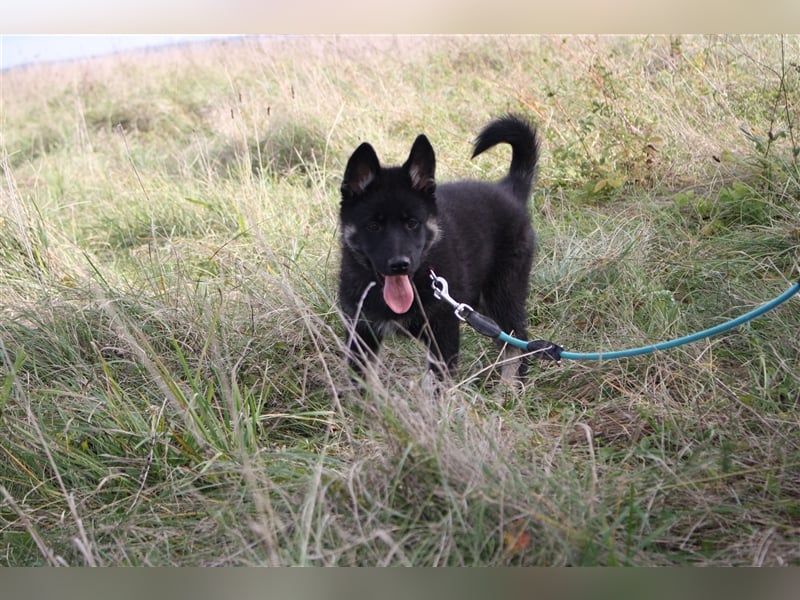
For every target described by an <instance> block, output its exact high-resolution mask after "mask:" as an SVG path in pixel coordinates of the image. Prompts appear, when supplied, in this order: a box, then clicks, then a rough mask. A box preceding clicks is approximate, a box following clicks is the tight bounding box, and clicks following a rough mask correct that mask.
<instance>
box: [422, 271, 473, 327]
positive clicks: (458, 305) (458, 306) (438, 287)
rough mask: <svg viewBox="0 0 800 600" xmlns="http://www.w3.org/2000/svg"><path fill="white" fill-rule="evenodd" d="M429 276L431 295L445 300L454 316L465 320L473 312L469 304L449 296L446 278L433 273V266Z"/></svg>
mask: <svg viewBox="0 0 800 600" xmlns="http://www.w3.org/2000/svg"><path fill="white" fill-rule="evenodd" d="M430 277H431V287H432V288H433V295H434V296H435V297H436V299H437V300H444V301H445V302H447V303H448V304H449V305H450V306H452V307H453V313H454V314H455V315H456V317H457V318H458V319H460V320H461V321H465V322H466V320H467V317H468V316H469V315H470V314H471V313H473V312H475V309H473V308H472V307H471V306H470V305H469V304H464V303H463V302H457V301H456V300H454V299H453V298H452V297H451V296H450V293H449V287H448V285H447V280H446V279H445V278H444V277H439V276H438V275H437V274H436V273H434V272H433V268H431V269H430Z"/></svg>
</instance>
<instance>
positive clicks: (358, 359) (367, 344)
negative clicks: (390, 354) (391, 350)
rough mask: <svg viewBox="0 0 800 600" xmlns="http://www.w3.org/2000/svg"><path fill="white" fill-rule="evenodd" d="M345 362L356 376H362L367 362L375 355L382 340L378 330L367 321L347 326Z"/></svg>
mask: <svg viewBox="0 0 800 600" xmlns="http://www.w3.org/2000/svg"><path fill="white" fill-rule="evenodd" d="M348 329H349V333H348V340H347V362H348V365H349V366H350V368H351V369H352V370H353V371H354V372H355V374H356V375H357V376H359V377H360V376H362V375H363V374H364V370H365V369H366V368H367V366H368V365H369V363H370V362H371V361H372V360H373V359H374V358H375V357H376V356H377V354H378V349H379V348H380V346H381V342H382V341H383V336H382V334H381V332H380V331H378V330H377V329H376V328H375V327H373V326H372V325H371V324H370V323H369V322H367V321H364V320H361V321H358V323H356V324H355V327H353V326H352V325H351V326H350V327H349V328H348Z"/></svg>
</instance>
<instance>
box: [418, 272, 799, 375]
mask: <svg viewBox="0 0 800 600" xmlns="http://www.w3.org/2000/svg"><path fill="white" fill-rule="evenodd" d="M430 277H431V285H432V286H433V295H434V296H435V297H436V298H438V299H440V300H444V301H446V302H447V303H449V304H450V305H451V306H452V307H453V309H454V312H455V315H456V317H458V318H459V319H460V320H462V321H464V322H466V323H469V324H470V325H471V326H472V327H474V328H475V330H476V331H477V332H478V333H481V334H483V335H485V336H487V337H491V338H495V339H497V340H499V341H501V342H505V343H506V344H509V345H510V346H514V347H515V348H519V349H521V350H525V351H526V352H531V353H534V354H537V355H538V356H539V357H540V358H546V359H549V360H554V361H556V362H559V361H560V360H561V359H562V358H568V359H570V360H613V359H616V358H627V357H630V356H639V355H641V354H650V353H651V352H655V351H657V350H667V349H668V348H675V347H676V346H682V345H683V344H689V343H691V342H696V341H697V340H702V339H703V338H707V337H711V336H714V335H717V334H720V333H722V332H723V331H728V330H729V329H733V328H734V327H738V326H739V325H742V324H743V323H746V322H747V321H750V320H752V319H755V318H756V317H759V316H761V315H763V314H764V313H766V312H769V311H770V310H772V309H773V308H775V307H777V306H778V305H780V304H783V303H784V302H786V301H787V300H788V299H789V298H791V297H792V296H794V295H795V294H796V293H798V292H800V281H798V282H797V283H795V284H794V285H792V286H791V287H790V288H789V289H788V290H786V291H785V292H783V293H782V294H781V295H780V296H778V297H777V298H774V299H772V300H770V301H769V302H767V303H765V304H762V305H761V306H759V307H758V308H755V309H753V310H751V311H750V312H747V313H745V314H743V315H741V316H739V317H736V318H735V319H731V320H730V321H727V322H726V323H721V324H720V325H717V326H715V327H710V328H708V329H704V330H703V331H698V332H697V333H693V334H691V335H686V336H683V337H680V338H677V339H674V340H670V341H667V342H660V343H658V344H652V345H649V346H640V347H638V348H629V349H627V350H616V351H613V352H569V351H567V350H564V348H563V347H562V346H559V345H558V344H555V343H553V342H548V341H545V340H531V341H526V340H521V339H519V338H515V337H513V336H511V335H509V334H507V333H506V332H504V331H503V330H502V329H500V326H499V325H498V324H497V323H495V322H494V321H493V320H492V319H490V318H488V317H485V316H484V315H482V314H480V313H478V312H476V311H475V310H474V309H473V308H472V307H471V306H469V305H468V304H463V303H459V302H456V301H455V300H453V298H451V297H450V295H449V293H448V286H447V281H446V280H445V279H444V277H439V276H437V275H436V274H435V273H434V272H433V269H431V270H430Z"/></svg>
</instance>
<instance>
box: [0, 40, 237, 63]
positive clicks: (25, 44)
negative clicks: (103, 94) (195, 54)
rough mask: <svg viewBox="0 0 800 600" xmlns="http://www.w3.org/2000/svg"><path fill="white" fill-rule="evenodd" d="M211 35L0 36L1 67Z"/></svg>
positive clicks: (81, 56) (157, 44)
mask: <svg viewBox="0 0 800 600" xmlns="http://www.w3.org/2000/svg"><path fill="white" fill-rule="evenodd" d="M216 37H225V36H210V35H183V34H181V35H138V34H137V35H0V70H3V69H9V68H12V67H17V66H22V65H27V64H34V63H40V62H52V61H62V60H71V59H76V58H87V57H91V56H101V55H104V54H111V53H114V52H122V51H125V50H134V49H141V48H153V47H158V46H164V45H167V44H176V43H182V42H191V41H203V40H207V39H212V38H216Z"/></svg>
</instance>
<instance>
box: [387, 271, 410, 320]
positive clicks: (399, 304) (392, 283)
mask: <svg viewBox="0 0 800 600" xmlns="http://www.w3.org/2000/svg"><path fill="white" fill-rule="evenodd" d="M383 299H384V300H385V301H386V304H387V305H388V306H389V308H391V309H392V310H393V311H394V312H396V313H397V314H399V315H401V314H403V313H405V312H408V309H409V308H411V304H412V303H413V302H414V290H413V289H411V280H410V279H409V278H408V275H387V276H386V281H385V282H384V284H383Z"/></svg>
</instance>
